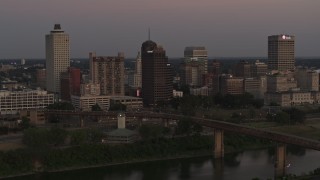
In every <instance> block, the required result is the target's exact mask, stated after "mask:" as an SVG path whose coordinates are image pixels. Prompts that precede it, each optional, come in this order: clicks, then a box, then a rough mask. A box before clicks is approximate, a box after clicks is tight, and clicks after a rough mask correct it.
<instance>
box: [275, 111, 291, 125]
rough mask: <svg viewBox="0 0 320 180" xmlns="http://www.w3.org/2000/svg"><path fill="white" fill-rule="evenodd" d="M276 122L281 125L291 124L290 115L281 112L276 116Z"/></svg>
mask: <svg viewBox="0 0 320 180" xmlns="http://www.w3.org/2000/svg"><path fill="white" fill-rule="evenodd" d="M274 120H275V121H276V122H277V123H280V124H288V123H290V115H289V114H288V113H286V112H280V113H278V114H276V115H275V117H274Z"/></svg>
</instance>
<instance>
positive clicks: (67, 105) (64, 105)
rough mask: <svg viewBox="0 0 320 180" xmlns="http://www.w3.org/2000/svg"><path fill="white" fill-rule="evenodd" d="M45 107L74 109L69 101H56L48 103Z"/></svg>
mask: <svg viewBox="0 0 320 180" xmlns="http://www.w3.org/2000/svg"><path fill="white" fill-rule="evenodd" d="M47 109H53V110H74V107H73V105H72V104H71V103H68V102H56V103H54V104H50V105H49V106H48V107H47Z"/></svg>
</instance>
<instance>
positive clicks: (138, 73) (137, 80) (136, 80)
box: [133, 52, 142, 88]
mask: <svg viewBox="0 0 320 180" xmlns="http://www.w3.org/2000/svg"><path fill="white" fill-rule="evenodd" d="M141 86H142V65H141V53H140V52H138V56H137V58H136V64H135V70H134V75H133V87H135V88H141Z"/></svg>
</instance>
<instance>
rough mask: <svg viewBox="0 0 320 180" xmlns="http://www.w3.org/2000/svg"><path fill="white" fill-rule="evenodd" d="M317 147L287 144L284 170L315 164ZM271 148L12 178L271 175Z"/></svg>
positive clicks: (176, 179)
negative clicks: (288, 164)
mask: <svg viewBox="0 0 320 180" xmlns="http://www.w3.org/2000/svg"><path fill="white" fill-rule="evenodd" d="M319 158H320V152H319V151H311V150H307V151H306V150H303V149H296V148H293V149H292V148H291V147H289V148H288V156H287V162H288V163H290V164H291V166H290V167H288V169H287V172H288V173H294V174H298V175H300V174H301V173H303V172H305V173H308V172H309V171H311V170H313V169H316V168H319V162H318V161H315V159H319ZM273 175H274V149H272V151H269V150H267V149H266V150H255V151H245V152H241V153H235V154H226V155H225V158H224V159H214V158H212V157H211V156H207V157H198V158H190V159H176V160H165V161H156V162H145V163H137V164H127V165H118V166H110V167H101V168H92V169H84V170H77V171H69V172H60V173H44V174H38V175H35V176H28V177H20V178H12V179H16V180H29V179H30V180H31V179H32V180H34V179H36V180H40V179H41V180H42V179H45V180H57V179H58V180H69V179H77V180H91V179H94V180H110V179H111V180H113V179H120V180H150V179H152V180H167V179H168V180H197V179H203V180H206V179H208V180H220V179H222V180H234V179H252V178H254V177H258V178H260V179H267V178H273Z"/></svg>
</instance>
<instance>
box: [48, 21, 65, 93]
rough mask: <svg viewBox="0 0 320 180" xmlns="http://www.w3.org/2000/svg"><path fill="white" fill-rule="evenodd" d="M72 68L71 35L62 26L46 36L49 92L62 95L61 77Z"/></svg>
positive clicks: (57, 25) (56, 25)
mask: <svg viewBox="0 0 320 180" xmlns="http://www.w3.org/2000/svg"><path fill="white" fill-rule="evenodd" d="M68 67H70V45H69V35H68V34H67V33H65V32H64V31H63V30H61V26H60V24H55V25H54V30H53V31H51V32H50V34H47V35H46V70H47V71H46V79H47V81H46V86H47V91H49V92H53V93H60V76H61V73H62V72H66V71H67V70H68Z"/></svg>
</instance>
